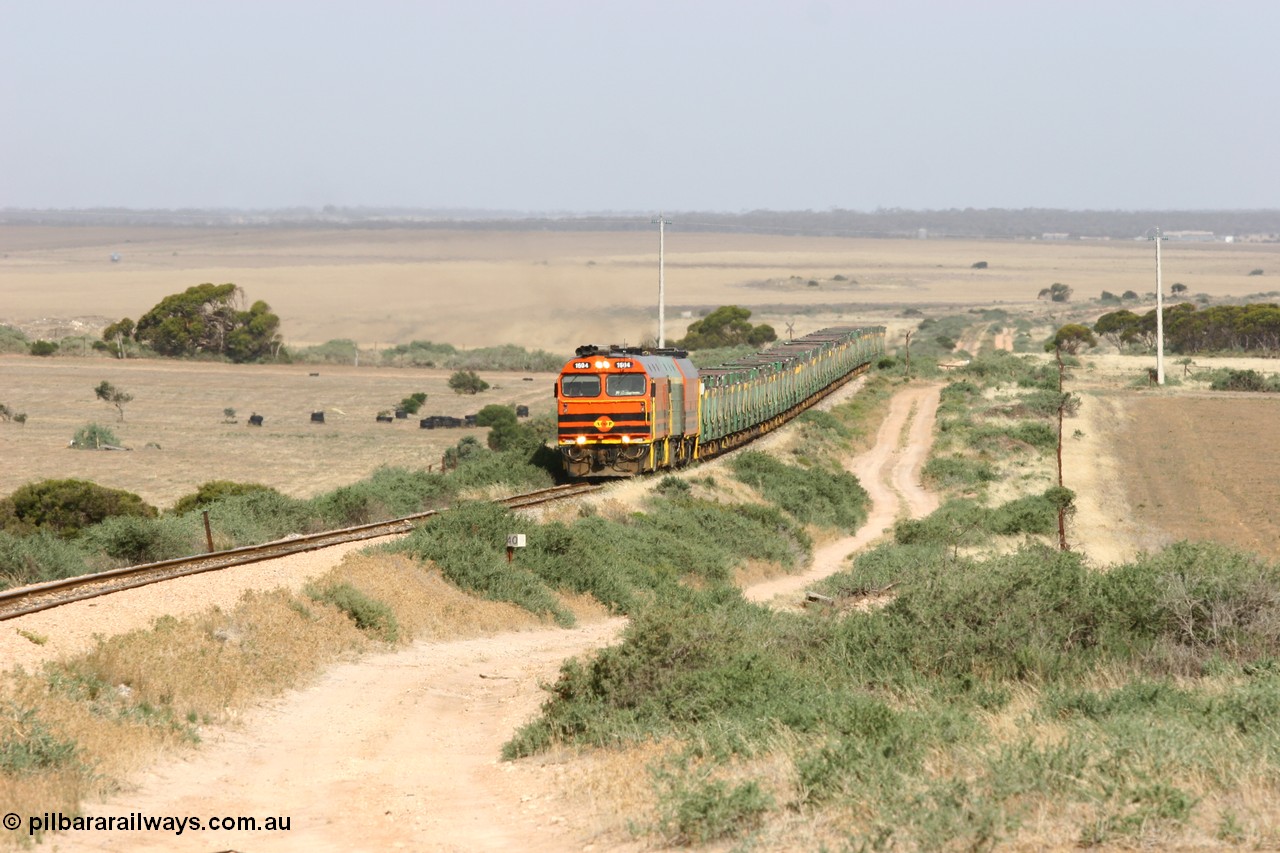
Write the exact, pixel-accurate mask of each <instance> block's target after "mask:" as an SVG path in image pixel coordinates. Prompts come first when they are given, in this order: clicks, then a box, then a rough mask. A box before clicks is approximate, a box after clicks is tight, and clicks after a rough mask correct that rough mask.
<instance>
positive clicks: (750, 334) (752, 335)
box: [676, 305, 778, 350]
mask: <svg viewBox="0 0 1280 853" xmlns="http://www.w3.org/2000/svg"><path fill="white" fill-rule="evenodd" d="M750 320H751V311H750V310H749V309H747V308H741V307H739V306H737V305H722V306H721V307H719V308H717V309H716V310H714V311H712V312H711V313H710V314H708V315H707V316H705V317H703V318H702V319H701V320H695V321H694V322H692V323H690V324H689V328H688V330H687V331H686V332H685V336H684V337H683V338H681V339H680V341H679V342H678V343H677V344H676V345H677V346H680V347H683V348H685V349H691V350H696V349H715V348H717V347H734V346H742V345H744V344H746V345H750V346H760V345H762V344H767V343H769V342H770V341H776V340H777V339H778V334H777V332H775V331H774V330H773V327H772V326H770V325H768V324H767V323H760V324H759V325H756V326H753V325H751V322H750Z"/></svg>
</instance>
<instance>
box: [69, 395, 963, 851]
mask: <svg viewBox="0 0 1280 853" xmlns="http://www.w3.org/2000/svg"><path fill="white" fill-rule="evenodd" d="M937 402H938V388H937V387H936V386H930V387H925V388H911V389H908V390H906V391H903V392H901V393H899V394H898V395H897V396H896V397H895V398H894V400H893V402H892V407H891V411H890V414H889V416H888V418H887V419H886V421H885V423H884V425H883V426H882V427H881V429H880V431H879V434H878V435H877V439H876V444H875V447H874V448H872V449H871V450H870V451H869V452H868V453H867V454H865V455H864V456H862V457H860V458H859V459H857V460H855V461H854V462H853V463H852V465H851V470H853V471H854V472H855V473H857V474H858V476H859V478H860V479H861V480H862V482H863V484H864V485H865V486H866V487H867V489H868V491H869V492H870V493H871V496H872V501H873V504H874V505H873V509H872V513H871V519H870V520H869V521H868V523H867V525H866V526H865V527H864V529H863V531H862V532H860V533H859V534H858V535H857V536H852V537H848V538H845V539H841V540H839V541H837V542H833V543H831V544H829V545H827V546H826V547H825V548H822V549H821V550H820V551H819V552H818V553H817V554H816V555H815V559H814V563H813V567H812V568H811V569H810V570H809V571H808V572H806V573H805V574H804V575H802V576H795V577H788V578H784V579H781V580H779V581H774V582H769V583H766V584H762V585H759V586H756V587H752V588H751V589H750V590H748V594H749V596H750V597H751V598H752V599H755V600H768V599H772V598H774V597H775V596H777V595H780V594H783V593H786V592H794V591H796V590H798V589H802V588H803V587H804V586H805V585H807V584H809V583H812V582H813V581H814V580H815V579H816V578H818V577H820V576H822V575H824V574H829V573H830V572H832V571H835V570H837V569H838V568H839V567H840V566H841V564H842V562H843V560H844V558H845V557H846V556H847V555H848V554H849V553H850V552H851V551H853V550H855V549H856V548H858V547H860V546H861V545H863V544H865V543H866V542H869V541H872V540H874V539H875V538H877V537H879V536H880V535H881V534H882V533H883V532H884V531H885V530H886V529H887V528H888V527H889V526H890V525H891V524H892V523H893V521H894V519H895V518H897V517H899V516H900V515H902V514H911V515H918V514H921V513H925V512H928V511H929V510H930V509H932V507H933V506H934V505H935V504H936V500H935V499H934V498H933V497H932V496H930V495H928V494H927V493H925V492H924V491H923V490H922V489H921V488H920V487H919V485H918V483H919V470H920V466H921V464H922V462H923V459H924V457H925V455H926V454H927V450H928V446H929V444H930V441H931V435H932V427H933V416H934V412H935V410H936V407H937ZM622 626H623V620H621V619H612V620H608V621H605V622H599V623H596V624H593V625H588V626H585V627H582V628H579V629H576V630H570V631H566V630H560V629H548V630H541V631H531V632H525V633H517V634H506V635H501V636H497V637H487V638H483V639H477V640H465V641H456V642H447V643H434V644H427V643H420V644H416V645H414V646H412V647H411V648H408V649H405V650H403V651H399V652H395V653H391V654H387V655H382V656H378V657H369V658H365V659H363V660H361V661H358V662H355V663H351V664H346V665H342V666H339V667H336V668H334V669H333V670H331V671H330V672H328V673H327V674H326V675H325V676H324V677H323V678H322V679H321V680H320V681H319V683H317V684H315V685H313V686H311V687H309V688H308V689H306V690H305V691H300V692H296V693H293V694H290V695H287V696H285V697H282V698H281V699H279V700H276V701H274V702H272V703H270V704H269V705H267V706H265V707H263V708H262V709H260V710H259V711H257V712H254V713H253V714H252V715H251V716H250V718H249V719H247V720H245V721H244V724H243V726H242V727H240V728H239V729H237V730H234V731H226V730H218V731H216V732H214V733H211V734H209V735H207V737H208V740H209V742H208V743H207V744H206V746H205V748H204V749H202V750H201V751H200V752H199V753H198V754H196V755H193V756H192V757H190V758H189V759H187V760H178V761H174V762H171V763H168V764H165V765H164V766H161V767H158V768H157V769H156V770H154V771H153V772H152V773H150V774H148V775H147V776H146V777H145V778H143V779H140V780H138V786H137V789H136V790H133V791H130V792H126V793H123V794H121V795H120V796H118V797H115V798H113V799H112V800H111V801H110V802H108V803H88V804H85V806H84V808H83V813H84V814H86V815H90V816H94V817H97V816H106V815H120V816H123V815H129V814H132V813H141V814H144V815H149V816H165V815H175V816H195V817H199V818H201V819H202V820H207V819H208V818H210V817H219V818H221V817H224V816H246V817H255V818H258V819H259V820H263V819H265V818H267V817H269V816H279V817H284V816H287V817H289V818H290V823H291V828H290V831H288V832H267V831H259V832H247V831H213V830H208V829H205V830H200V831H195V830H190V829H188V830H187V831H185V832H183V833H182V834H181V835H176V834H175V833H173V832H172V831H154V832H112V833H107V832H89V831H82V832H68V833H63V834H60V835H58V836H56V837H55V838H53V839H51V840H50V841H48V842H47V846H49V847H50V848H52V849H54V850H58V851H80V850H127V851H131V853H132V851H162V850H163V851H174V850H178V851H184V850H189V851H210V850H226V849H235V850H253V851H294V850H297V851H302V850H306V851H325V850H333V851H339V850H341V851H361V850H368V851H385V850H411V851H455V850H456V851H463V850H466V851H471V850H519V851H543V850H545V851H558V850H582V849H592V827H593V825H594V823H593V819H592V817H591V815H590V813H589V812H590V808H589V807H584V805H583V804H580V803H570V802H566V801H565V800H563V799H561V795H560V794H558V793H556V792H557V791H558V790H559V786H558V785H557V784H556V782H557V779H558V778H559V774H561V773H563V772H565V768H564V767H563V766H557V765H556V764H555V763H554V762H549V761H521V762H513V763H512V762H509V763H503V762H500V761H499V760H498V756H499V750H500V747H501V744H502V743H503V741H505V740H506V739H507V738H508V737H509V736H510V735H511V733H512V732H513V731H514V730H515V728H516V727H517V726H518V725H519V724H520V723H522V722H524V721H525V720H528V719H529V718H530V717H532V716H533V715H534V714H535V713H536V712H537V709H538V707H539V705H540V703H541V702H542V701H543V698H544V695H545V694H544V693H543V691H542V690H541V688H540V686H539V685H540V683H546V682H549V681H551V680H553V679H554V678H555V676H556V673H557V671H558V669H559V666H560V663H561V661H563V660H564V659H566V658H568V657H570V656H572V655H577V654H581V653H583V652H586V651H589V650H591V649H594V648H598V647H600V646H602V645H605V644H608V643H609V642H611V641H613V640H614V639H616V637H617V635H618V633H619V631H620V630H621V628H622ZM610 849H614V850H616V849H619V848H618V847H617V845H610Z"/></svg>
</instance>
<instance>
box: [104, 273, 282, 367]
mask: <svg viewBox="0 0 1280 853" xmlns="http://www.w3.org/2000/svg"><path fill="white" fill-rule="evenodd" d="M244 302H245V296H244V291H243V290H242V289H241V288H239V287H238V286H236V285H234V284H198V285H195V286H194V287H188V288H187V289H186V290H184V291H183V292H182V293H175V294H172V295H170V296H166V297H165V298H164V299H162V300H160V302H159V303H158V304H157V305H156V306H155V307H154V308H152V309H151V310H150V311H148V312H147V313H146V314H143V315H142V317H141V318H139V319H138V322H137V323H136V324H135V323H134V322H133V320H131V319H129V318H128V317H125V318H124V319H122V320H120V321H118V322H116V323H112V324H111V325H109V326H107V328H106V329H104V330H103V332H102V339H103V341H104V342H106V343H107V344H109V345H112V346H114V347H115V349H116V354H117V356H118V357H119V358H124V356H125V352H126V347H125V343H126V341H127V340H133V341H137V342H138V343H142V344H146V345H147V346H149V347H150V348H151V349H152V350H154V351H155V352H157V353H159V354H160V355H167V356H194V355H216V356H220V357H223V358H226V359H228V360H230V361H233V362H237V363H243V362H250V361H262V360H264V359H267V358H275V357H276V356H278V355H279V353H280V348H281V346H282V344H283V340H284V339H283V338H282V337H281V336H280V318H279V317H278V316H276V315H275V314H273V313H272V312H271V306H270V305H268V304H267V303H265V302H263V301H261V300H258V301H257V302H254V303H253V304H252V305H250V306H249V307H248V308H247V309H245V308H244V307H243V306H244Z"/></svg>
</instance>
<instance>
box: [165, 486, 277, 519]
mask: <svg viewBox="0 0 1280 853" xmlns="http://www.w3.org/2000/svg"><path fill="white" fill-rule="evenodd" d="M275 491H276V490H275V489H273V488H271V487H270V486H264V485H262V484H261V483H237V482H234V481H232V480H210V481H209V482H207V483H201V484H200V485H199V486H197V487H196V490H195V491H194V492H192V493H191V494H189V495H183V496H182V497H181V498H178V501H177V502H176V503H175V504H174V505H173V510H172V512H173V513H174V514H176V515H183V514H185V513H188V512H192V511H194V510H198V509H208V508H209V507H210V506H212V505H213V504H215V503H217V502H218V501H220V500H222V499H223V498H229V497H235V496H236V495H247V494H250V493H251V492H275ZM276 493H277V494H279V492H276Z"/></svg>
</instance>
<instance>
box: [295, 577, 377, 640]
mask: <svg viewBox="0 0 1280 853" xmlns="http://www.w3.org/2000/svg"><path fill="white" fill-rule="evenodd" d="M306 593H307V597H308V598H310V599H311V600H312V601H317V602H320V603H322V604H330V605H332V606H334V607H336V608H338V610H341V611H342V612H343V613H345V614H346V615H347V617H348V618H349V619H351V621H352V622H354V623H355V624H356V627H357V628H359V629H360V630H361V631H364V632H365V633H368V634H372V635H373V636H375V637H378V638H379V639H381V640H383V641H385V642H388V643H394V642H395V641H396V640H397V639H399V637H400V624H399V622H398V621H397V620H396V615H395V613H394V612H393V611H392V610H391V608H390V607H389V606H388V605H387V604H386V603H385V602H382V601H378V600H377V599H375V598H372V597H370V596H369V595H367V594H366V593H364V592H362V591H360V590H359V589H356V588H355V587H354V586H352V585H351V584H349V583H331V584H329V585H328V586H324V587H317V586H309V587H307V589H306Z"/></svg>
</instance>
